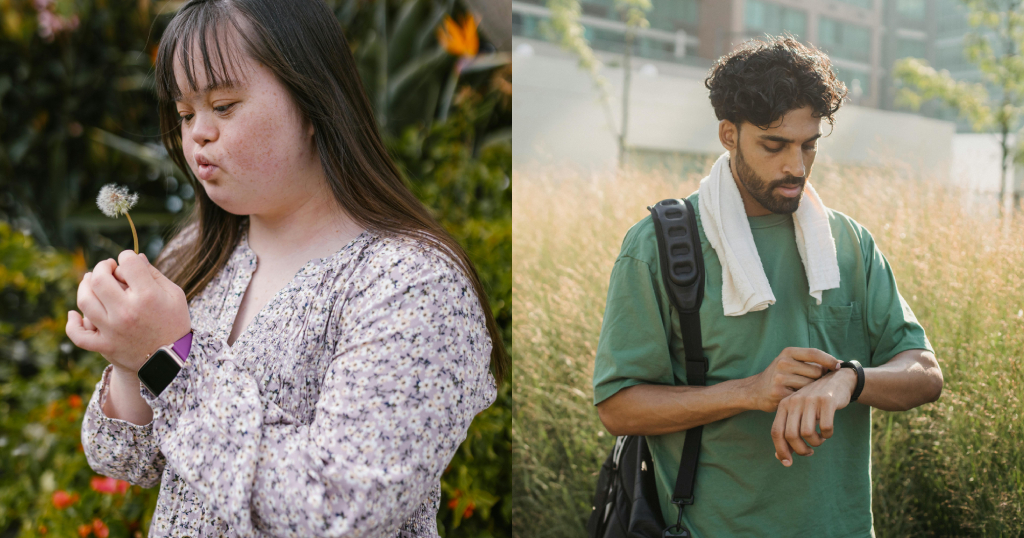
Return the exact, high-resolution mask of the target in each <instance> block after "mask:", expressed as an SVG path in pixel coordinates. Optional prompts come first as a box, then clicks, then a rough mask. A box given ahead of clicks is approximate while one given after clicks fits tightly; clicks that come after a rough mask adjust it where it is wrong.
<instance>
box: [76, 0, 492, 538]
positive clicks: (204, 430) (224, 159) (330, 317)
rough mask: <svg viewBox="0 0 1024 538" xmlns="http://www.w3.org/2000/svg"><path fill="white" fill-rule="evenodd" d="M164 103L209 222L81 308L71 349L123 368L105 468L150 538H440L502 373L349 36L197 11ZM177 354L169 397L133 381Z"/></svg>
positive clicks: (291, 16) (241, 1) (104, 439)
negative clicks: (381, 121)
mask: <svg viewBox="0 0 1024 538" xmlns="http://www.w3.org/2000/svg"><path fill="white" fill-rule="evenodd" d="M156 81H157V89H158V92H159V97H160V103H161V104H160V107H161V108H160V116H161V125H162V128H163V131H164V144H165V145H166V147H167V149H168V152H169V153H170V155H171V156H172V157H173V158H174V160H175V162H176V163H177V165H178V166H179V167H180V168H181V169H182V171H183V172H184V173H185V174H186V175H189V172H191V173H192V174H194V175H195V177H196V178H198V180H193V181H192V182H193V184H194V187H195V192H196V204H195V210H194V212H193V214H192V215H191V217H190V218H189V219H187V221H186V223H185V224H184V225H183V226H182V230H181V231H180V232H179V233H178V234H177V235H176V236H175V237H174V239H172V240H171V241H170V242H169V243H168V245H167V247H166V248H165V249H164V251H163V252H162V253H161V255H160V257H159V258H158V259H157V260H156V261H155V262H154V263H153V265H150V263H149V261H148V260H147V259H146V257H145V255H144V254H140V255H136V254H134V252H132V251H125V252H123V253H121V255H120V256H119V258H118V261H117V262H115V261H114V260H112V259H111V260H106V261H103V262H100V263H99V264H97V265H96V267H95V269H94V270H93V271H92V272H91V273H90V274H87V275H86V277H85V278H84V279H83V280H82V283H81V285H80V287H79V290H78V306H79V308H80V309H81V311H82V314H79V313H78V312H69V314H68V326H67V333H68V336H69V337H70V338H71V340H72V342H74V343H75V344H76V345H78V346H79V347H82V348H84V349H88V350H93V351H97V352H99V353H101V354H102V355H103V356H104V357H105V358H106V359H107V360H108V361H109V362H110V363H111V365H110V366H109V367H108V368H107V369H106V370H105V371H104V372H103V377H102V379H101V380H100V381H99V383H97V385H96V391H95V392H94V394H93V396H92V399H91V401H90V402H89V406H88V410H87V412H86V414H85V418H84V420H83V423H82V444H83V446H84V447H85V453H86V457H87V459H88V461H89V464H90V466H92V468H93V469H94V470H95V471H96V472H99V473H102V474H104V475H107V476H111V477H115V478H119V479H124V480H127V481H129V482H131V483H133V484H139V485H141V486H144V487H151V486H154V485H156V484H157V483H160V484H161V488H160V495H159V499H158V502H157V507H156V512H155V514H154V516H153V518H152V522H151V526H150V533H149V535H150V536H191V537H199V536H240V537H241V536H302V537H312V536H339V537H340V536H402V537H412V536H417V537H418V536H436V535H437V528H436V523H435V517H436V513H437V509H438V505H439V501H440V476H441V473H442V472H443V470H444V469H445V467H446V466H447V464H448V462H449V461H450V459H451V457H452V455H453V453H454V451H455V450H456V448H457V447H458V446H459V444H460V443H461V441H462V440H463V439H464V438H465V436H466V429H467V428H468V426H469V424H470V421H471V420H472V419H473V416H474V415H476V414H477V413H478V412H480V411H481V410H483V409H485V408H486V407H487V406H489V405H490V404H491V403H492V402H493V401H494V398H495V395H496V383H497V382H500V381H501V378H502V376H503V375H504V374H505V372H506V371H507V369H508V365H507V355H506V354H505V351H504V348H503V347H502V345H501V340H500V337H499V334H498V332H497V328H496V325H495V323H494V320H493V317H492V316H491V313H490V309H489V308H488V306H487V302H486V298H485V295H484V292H483V289H482V287H481V284H480V281H479V278H478V277H477V275H476V273H475V271H474V269H473V267H472V265H471V264H470V262H469V260H468V259H467V257H466V255H465V253H464V252H463V250H462V249H461V248H460V247H459V245H458V244H457V243H456V242H455V241H454V240H452V239H451V237H449V236H448V235H447V234H446V233H445V232H444V230H443V229H442V228H441V227H440V226H439V225H438V224H437V222H436V221H435V220H434V219H433V218H432V217H431V216H430V214H429V212H428V211H427V210H426V209H425V208H424V207H423V206H422V205H421V204H420V203H419V202H418V201H417V200H416V199H415V198H414V197H413V196H412V195H411V193H410V192H409V191H408V189H407V188H406V187H405V186H404V184H403V183H402V180H401V178H400V177H399V174H398V171H397V170H396V168H395V166H394V164H393V163H392V161H391V160H390V159H389V157H388V155H387V153H386V151H385V149H384V146H383V144H382V142H381V138H380V135H379V133H378V132H377V130H376V127H375V126H376V122H375V121H374V118H373V116H372V113H371V109H370V106H369V103H368V100H367V98H366V95H365V92H364V90H363V88H362V86H361V84H360V82H359V78H358V75H357V71H356V66H355V64H354V61H353V59H352V56H351V54H350V52H349V46H348V44H347V43H346V42H345V39H344V37H343V36H342V32H341V27H340V25H339V24H338V22H337V20H336V19H335V18H334V16H333V14H332V13H331V12H330V11H329V9H328V8H327V7H326V6H325V5H324V4H323V2H322V1H321V0H302V1H298V0H289V1H288V2H281V1H279V0H191V1H189V2H187V3H186V4H185V5H183V6H182V7H181V9H180V11H179V12H178V14H177V15H176V16H175V18H174V19H173V20H172V22H171V23H170V25H169V27H168V28H167V30H166V32H165V34H164V36H163V38H162V40H161V43H160V47H159V51H158V54H157V66H156ZM118 262H119V263H118ZM158 268H159V270H158ZM165 275H166V276H165ZM183 335H184V336H183ZM172 343H173V344H174V346H173V351H174V352H175V354H176V355H178V356H179V358H180V359H181V360H182V361H183V365H182V366H181V368H180V371H177V372H176V373H172V374H171V375H170V376H169V377H168V380H169V384H167V385H166V388H163V387H160V388H154V387H156V386H157V385H154V383H153V381H152V379H153V378H147V377H145V376H144V375H143V374H140V373H139V370H140V368H141V367H142V366H143V365H144V364H146V363H147V361H148V360H149V358H150V356H151V355H153V356H154V360H155V357H156V355H159V353H156V354H155V353H154V352H156V351H157V349H158V348H160V347H161V346H168V345H170V344H172ZM143 373H145V371H144V372H143ZM140 378H141V379H142V380H143V381H144V383H141V384H140ZM147 379H149V381H147ZM151 389H152V390H151ZM153 390H156V391H157V392H158V394H157V393H154V392H153Z"/></svg>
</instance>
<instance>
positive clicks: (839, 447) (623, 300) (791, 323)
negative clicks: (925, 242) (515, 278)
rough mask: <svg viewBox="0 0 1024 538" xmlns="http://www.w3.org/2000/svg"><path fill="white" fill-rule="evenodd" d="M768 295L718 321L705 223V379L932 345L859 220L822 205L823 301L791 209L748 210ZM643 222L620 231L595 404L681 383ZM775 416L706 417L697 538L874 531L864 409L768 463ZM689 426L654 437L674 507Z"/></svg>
mask: <svg viewBox="0 0 1024 538" xmlns="http://www.w3.org/2000/svg"><path fill="white" fill-rule="evenodd" d="M689 200H690V202H691V203H692V204H693V206H694V208H695V209H697V208H698V204H697V193H694V194H692V195H691V196H690V197H689ZM748 220H749V222H750V228H751V232H752V233H753V236H754V243H755V245H756V246H757V252H758V254H759V255H760V257H761V264H762V265H763V266H764V271H765V274H766V276H767V277H768V282H769V283H770V284H771V288H772V293H773V294H774V295H775V304H773V305H771V306H769V307H768V308H767V309H765V310H761V311H758V312H749V313H747V314H744V315H742V316H731V317H726V316H725V315H723V310H722V265H721V263H720V262H719V259H718V256H717V255H716V253H715V250H714V249H713V248H711V244H710V243H709V242H708V240H707V237H705V235H704V229H703V226H702V225H701V224H700V216H699V210H698V218H697V222H698V229H699V231H700V240H701V247H702V249H701V250H702V251H703V253H704V267H705V270H706V276H705V284H704V302H703V303H702V304H701V308H700V322H701V338H702V339H703V345H704V353H705V355H706V356H707V359H708V361H709V370H708V373H707V385H714V384H716V383H720V382H722V381H726V380H729V379H742V378H746V377H750V376H753V375H755V374H758V373H760V372H762V371H764V369H765V368H767V367H768V365H769V364H771V362H772V360H774V359H775V358H776V357H777V356H778V355H779V353H781V352H782V350H783V349H784V348H786V347H813V348H817V349H821V350H823V351H825V352H827V353H829V354H831V355H832V356H834V357H836V358H837V359H840V360H852V359H856V360H859V361H860V363H861V364H862V365H864V366H865V367H869V366H879V365H881V364H884V363H885V362H887V361H888V360H889V359H891V358H892V357H893V356H895V355H896V354H897V353H900V352H902V351H906V350H908V349H927V350H929V351H932V348H931V345H930V344H929V342H928V339H927V338H926V337H925V334H924V329H923V328H921V325H920V324H918V322H917V319H916V318H915V317H914V313H913V312H912V311H911V310H910V307H909V306H907V303H906V302H905V301H904V300H903V298H902V297H901V296H900V294H899V292H898V291H897V289H896V280H895V279H894V278H893V274H892V270H891V268H890V267H889V263H888V262H887V261H886V259H885V257H884V256H882V253H881V252H880V251H879V250H878V248H877V247H876V246H875V243H874V241H873V240H872V238H871V235H870V234H869V233H868V231H867V230H866V229H864V227H862V226H861V225H859V224H857V223H856V222H855V221H854V220H853V219H851V218H850V217H847V216H846V215H843V214H842V213H839V212H836V211H831V210H829V223H830V225H831V229H832V237H833V238H834V239H835V243H836V252H837V255H838V261H839V273H840V287H839V288H838V289H831V290H825V291H824V292H823V294H822V303H821V305H818V304H817V302H816V301H815V299H814V298H813V297H811V295H810V294H809V293H808V284H807V276H806V274H805V272H804V267H803V263H802V262H801V260H800V255H799V253H798V252H797V248H796V239H795V235H794V230H793V219H792V216H790V215H776V214H772V215H767V216H762V217H748ZM660 267H661V266H660V263H659V259H658V244H657V240H656V238H655V235H654V224H653V222H652V221H651V218H650V217H647V218H645V219H644V220H642V221H640V222H639V223H637V224H636V225H634V226H633V227H632V228H630V230H629V232H628V233H627V234H626V237H625V239H624V240H623V242H622V249H621V252H620V253H619V257H618V259H616V261H615V267H614V269H612V274H611V282H610V285H609V288H608V302H607V304H606V306H605V312H604V322H603V324H602V326H601V337H600V341H599V343H598V346H597V356H596V359H595V365H594V403H595V404H597V403H600V402H601V401H603V400H605V399H606V398H608V397H609V396H612V395H613V394H615V393H616V392H617V391H619V390H621V389H624V388H626V387H630V386H633V385H638V384H645V383H653V384H661V385H685V384H686V367H685V363H684V351H683V340H682V335H681V333H680V330H679V315H678V313H677V312H676V311H675V309H674V308H670V303H669V299H668V295H667V294H666V292H665V289H664V286H663V283H662V277H661V270H660ZM774 419H775V413H774V412H772V413H765V412H762V411H746V412H743V413H740V414H738V415H736V416H733V417H731V418H727V419H724V420H719V421H717V422H712V423H710V424H707V425H705V426H704V433H703V436H702V439H701V450H700V459H699V462H698V470H697V476H696V479H695V480H696V483H695V489H694V499H695V502H694V504H693V505H691V506H687V507H686V509H685V510H684V519H685V522H686V525H687V526H688V528H689V529H690V532H691V533H693V536H694V537H695V538H707V537H719V536H794V537H799V536H813V537H840V536H842V537H846V536H857V537H862V536H873V529H872V515H871V474H870V473H871V408H870V407H869V406H865V405H863V404H860V403H852V404H850V405H849V406H847V407H846V408H845V409H841V410H839V411H837V412H836V415H835V423H834V426H835V433H834V434H833V436H832V438H831V439H828V440H826V441H825V443H824V444H822V445H821V446H819V447H817V448H815V449H814V455H813V456H810V457H801V456H797V457H795V458H794V461H793V465H792V466H791V467H789V468H786V467H783V466H782V464H781V463H779V461H778V460H777V459H775V447H774V445H773V444H772V438H771V426H772V422H773V421H774ZM685 436H686V432H677V433H671V434H666V435H658V436H650V437H648V438H647V441H648V443H649V445H650V447H651V451H652V455H653V457H654V464H655V469H656V475H657V484H658V494H659V496H660V498H661V509H662V513H663V514H664V515H665V518H666V519H671V522H674V521H675V518H676V513H677V511H676V509H675V507H674V506H673V505H672V504H671V502H670V499H671V497H672V491H673V489H674V487H675V480H676V474H677V472H678V469H679V457H680V455H681V454H682V449H683V439H684V438H685Z"/></svg>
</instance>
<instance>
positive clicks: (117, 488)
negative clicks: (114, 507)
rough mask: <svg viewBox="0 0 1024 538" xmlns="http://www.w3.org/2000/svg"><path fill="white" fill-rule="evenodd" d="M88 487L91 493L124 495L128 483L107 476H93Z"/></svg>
mask: <svg viewBox="0 0 1024 538" xmlns="http://www.w3.org/2000/svg"><path fill="white" fill-rule="evenodd" d="M89 485H90V486H91V487H92V489H93V491H98V492H100V493H110V494H113V493H124V492H126V491H128V482H125V481H124V480H115V479H113V478H110V477H108V476H94V477H92V480H90V481H89Z"/></svg>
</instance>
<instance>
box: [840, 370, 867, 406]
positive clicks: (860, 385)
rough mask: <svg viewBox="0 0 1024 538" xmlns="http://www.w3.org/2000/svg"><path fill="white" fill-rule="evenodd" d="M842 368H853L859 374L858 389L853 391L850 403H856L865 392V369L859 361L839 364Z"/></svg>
mask: <svg viewBox="0 0 1024 538" xmlns="http://www.w3.org/2000/svg"><path fill="white" fill-rule="evenodd" d="M839 367H840V368H853V369H854V371H855V372H857V387H856V388H854V389H853V395H852V396H850V403H853V402H856V401H857V398H858V397H859V396H860V393H861V391H862V390H864V367H863V366H861V365H860V363H859V362H857V361H843V362H841V363H839Z"/></svg>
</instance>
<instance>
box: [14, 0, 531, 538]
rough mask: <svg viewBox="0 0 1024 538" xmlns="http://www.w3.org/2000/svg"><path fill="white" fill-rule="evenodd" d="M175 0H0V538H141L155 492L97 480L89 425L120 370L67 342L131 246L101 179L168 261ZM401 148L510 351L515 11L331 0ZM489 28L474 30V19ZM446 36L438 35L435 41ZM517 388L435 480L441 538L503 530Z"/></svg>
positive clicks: (181, 191)
mask: <svg viewBox="0 0 1024 538" xmlns="http://www.w3.org/2000/svg"><path fill="white" fill-rule="evenodd" d="M181 4H182V2H168V1H164V2H160V1H150V0H132V1H126V0H0V538H11V537H14V536H19V537H21V536H24V537H29V536H44V535H48V536H61V537H64V536H83V537H84V536H97V537H99V538H106V537H107V536H110V537H116V538H121V537H129V536H131V537H135V536H145V535H146V534H147V533H148V526H149V518H150V517H151V516H152V513H153V507H154V506H155V502H156V496H157V491H158V488H151V489H142V488H140V487H138V486H131V487H128V484H127V483H124V482H121V481H116V480H113V479H107V478H105V477H100V476H97V475H96V474H95V473H94V472H93V471H92V470H91V469H90V468H89V467H88V464H87V463H86V461H85V456H84V454H83V453H82V451H81V448H80V447H81V445H80V427H81V418H82V412H83V410H84V405H85V404H86V403H87V402H88V400H89V398H90V397H91V395H92V392H93V390H94V386H95V383H96V382H97V381H98V379H99V376H100V373H101V371H102V369H103V368H104V367H105V366H106V364H107V362H106V361H105V360H104V359H103V358H102V357H100V356H99V355H98V354H96V353H91V352H86V351H83V350H81V349H78V348H77V347H75V346H73V345H72V344H71V343H70V341H69V340H68V338H67V336H66V335H65V333H64V327H65V324H66V321H67V311H68V310H71V309H76V308H77V306H76V299H75V291H76V289H77V286H78V282H79V281H80V279H81V276H82V274H84V273H85V271H87V270H88V269H89V268H92V267H93V266H95V264H96V263H98V262H99V261H101V260H104V259H107V258H116V257H117V255H118V253H120V252H121V251H122V250H125V249H128V248H131V245H132V234H131V230H130V228H129V227H128V223H127V221H125V220H123V219H116V220H115V219H110V218H107V217H105V216H103V215H102V214H101V213H100V212H99V210H98V208H97V207H96V204H95V199H96V195H97V193H98V192H99V189H100V187H101V186H102V185H104V184H106V183H117V184H121V185H126V186H128V187H129V189H130V190H132V191H133V192H138V193H140V201H139V203H138V205H137V206H136V208H135V210H134V211H132V213H131V214H132V219H133V220H134V222H135V226H136V227H137V228H138V232H139V244H140V251H143V252H146V253H147V255H148V256H149V258H150V259H155V258H156V256H157V254H158V253H159V252H160V249H161V248H162V247H163V245H164V242H165V241H166V240H167V239H168V235H169V232H170V230H171V227H172V225H173V224H174V223H175V222H177V220H178V219H180V218H181V217H182V216H183V215H185V214H186V213H187V212H188V211H189V210H190V209H191V204H192V203H193V199H194V192H195V191H194V189H195V184H196V183H195V180H194V179H192V178H186V177H183V176H182V175H181V173H180V172H179V171H178V170H176V169H174V167H173V165H172V164H171V163H170V160H169V159H168V158H167V155H166V152H165V151H164V148H163V146H162V145H161V143H160V139H159V132H158V118H157V103H156V98H155V93H154V89H153V88H154V87H153V63H152V62H153V56H154V54H155V50H156V47H157V44H158V43H159V39H160V35H161V32H162V31H163V28H165V27H166V25H167V23H168V22H169V21H170V19H171V17H172V16H173V14H174V13H175V12H176V10H177V9H178V8H179V7H180V6H181ZM327 4H328V5H329V6H330V7H331V8H332V9H333V11H334V13H335V14H336V16H337V17H338V19H339V21H340V22H341V24H342V26H343V28H344V29H345V32H346V37H347V39H348V40H349V44H350V46H351V47H352V51H353V53H354V55H355V57H356V60H357V62H358V65H359V69H360V75H361V77H362V80H363V83H364V85H365V87H366V89H367V92H368V94H369V96H370V100H371V101H372V102H373V104H374V107H375V113H376V115H377V118H378V121H379V123H380V127H381V129H382V132H383V133H384V134H385V137H386V140H387V143H388V148H389V150H390V152H391V154H392V156H393V157H394V158H395V160H396V161H397V162H398V163H399V166H400V168H401V169H402V170H403V172H404V174H405V179H406V180H407V182H408V184H409V185H410V186H411V188H412V189H413V191H414V192H415V193H416V194H417V195H418V196H419V197H420V199H421V200H423V202H424V203H426V205H427V206H428V207H430V208H432V209H433V210H434V211H435V214H436V215H437V216H438V218H439V219H440V220H441V221H442V223H443V224H444V225H445V226H446V228H447V229H448V230H449V231H450V232H451V233H452V234H453V235H454V236H455V237H456V239H458V240H459V242H460V243H461V244H462V245H463V246H464V247H465V248H466V249H467V251H468V252H469V255H470V257H471V258H472V259H473V261H474V263H475V264H476V267H477V269H478V270H479V272H480V275H481V278H482V279H483V282H484V286H485V287H486V289H487V290H488V295H489V299H490V303H491V308H492V309H493V311H494V314H495V317H496V318H497V322H498V324H499V326H500V327H501V328H502V331H503V334H504V337H505V343H506V345H508V346H511V331H510V328H511V317H512V316H511V297H510V294H511V275H510V273H509V267H510V266H511V258H512V252H511V233H512V228H511V211H512V191H511V176H512V171H511V126H512V119H511V76H512V75H511V68H510V66H509V54H508V50H509V47H510V42H511V39H510V33H509V28H508V24H509V22H508V20H507V19H508V18H509V16H508V14H507V13H506V14H503V13H502V8H501V6H500V2H494V1H491V0H465V1H460V2H456V0H369V1H367V0H327ZM478 25H479V26H478ZM441 28H444V29H445V30H446V31H444V30H439V29H441ZM510 400H511V398H510V392H509V389H508V386H506V387H504V388H503V389H502V391H501V393H500V394H499V399H498V402H497V403H496V404H495V405H493V406H491V408H490V409H488V410H487V411H485V412H483V413H481V414H480V415H479V416H478V417H477V418H476V420H475V421H474V422H473V424H472V426H471V427H470V430H469V436H468V438H467V440H466V442H465V443H464V444H463V445H462V446H461V447H460V449H459V451H458V453H457V454H456V456H455V458H454V459H453V461H452V464H451V466H450V467H449V468H448V469H447V470H446V471H445V474H444V476H443V477H442V490H443V498H442V505H441V511H440V513H439V514H438V530H439V532H440V533H441V535H442V536H447V537H455V536H467V537H469V536H473V537H476V536H510V531H509V530H508V529H509V517H510V504H509V502H508V499H507V496H508V494H509V491H510V483H511V480H510V476H511V468H510V446H509V442H510V420H511V410H510V405H511V402H510Z"/></svg>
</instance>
